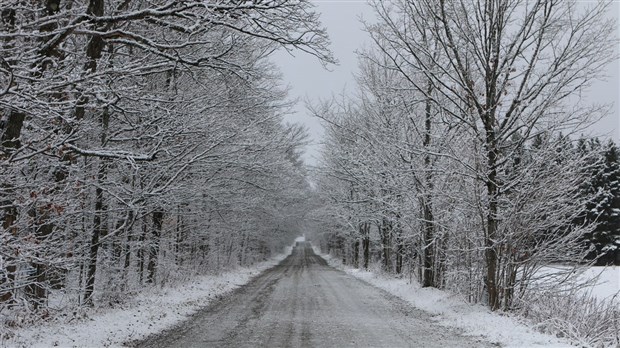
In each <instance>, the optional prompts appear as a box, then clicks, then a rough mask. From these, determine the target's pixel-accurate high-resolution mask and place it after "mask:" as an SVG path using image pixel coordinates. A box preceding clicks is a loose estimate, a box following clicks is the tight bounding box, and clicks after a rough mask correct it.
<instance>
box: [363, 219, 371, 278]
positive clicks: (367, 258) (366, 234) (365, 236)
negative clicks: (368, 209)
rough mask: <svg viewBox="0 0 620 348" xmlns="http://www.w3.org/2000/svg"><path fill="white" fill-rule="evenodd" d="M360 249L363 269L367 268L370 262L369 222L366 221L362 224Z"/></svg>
mask: <svg viewBox="0 0 620 348" xmlns="http://www.w3.org/2000/svg"><path fill="white" fill-rule="evenodd" d="M362 231H363V233H362V236H363V237H362V250H363V254H364V269H366V270H367V269H368V264H369V262H370V224H369V223H368V222H364V223H363V224H362Z"/></svg>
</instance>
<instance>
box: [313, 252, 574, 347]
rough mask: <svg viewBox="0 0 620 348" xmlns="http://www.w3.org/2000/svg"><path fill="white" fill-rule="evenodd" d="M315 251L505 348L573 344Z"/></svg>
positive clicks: (440, 318)
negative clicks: (351, 266) (349, 266)
mask: <svg viewBox="0 0 620 348" xmlns="http://www.w3.org/2000/svg"><path fill="white" fill-rule="evenodd" d="M315 252H316V253H317V254H319V255H321V256H322V257H323V258H325V259H327V260H328V262H329V264H330V265H332V266H335V267H338V268H340V269H342V270H344V271H345V272H346V273H348V274H350V275H352V276H354V277H357V278H359V279H361V280H364V281H366V282H368V283H370V284H372V285H374V286H376V287H378V288H381V289H383V290H385V291H387V292H389V293H391V294H392V295H395V296H397V297H400V298H402V299H404V300H406V301H407V302H409V303H411V305H413V306H414V307H416V308H419V309H422V310H424V311H426V312H429V313H431V314H432V315H433V320H435V321H436V322H438V323H439V324H442V325H445V326H448V327H454V328H458V329H461V330H463V332H464V333H465V334H466V335H471V336H484V337H485V338H486V339H487V340H489V341H491V342H494V343H497V344H498V345H500V346H502V347H571V344H570V342H569V341H567V340H562V339H559V338H556V337H555V336H552V335H548V334H543V333H540V332H537V331H535V330H534V329H533V328H530V327H528V326H527V325H526V324H525V323H524V322H522V321H521V320H520V319H519V318H518V317H516V316H511V315H508V314H506V313H501V312H491V311H490V310H488V309H487V308H486V307H484V306H482V305H472V304H469V303H467V302H466V301H465V300H463V299H461V298H459V297H457V296H455V295H452V294H450V293H448V292H446V291H442V290H438V289H434V288H422V287H420V285H419V284H417V283H416V282H415V281H414V282H410V281H409V280H408V279H395V278H392V277H388V276H382V275H380V274H376V273H373V272H369V271H363V270H359V269H354V268H347V267H343V266H342V264H341V263H340V262H339V260H335V259H332V258H331V257H330V256H329V255H325V254H321V253H320V250H318V248H315Z"/></svg>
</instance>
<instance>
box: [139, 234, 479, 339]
mask: <svg viewBox="0 0 620 348" xmlns="http://www.w3.org/2000/svg"><path fill="white" fill-rule="evenodd" d="M429 319H430V315H429V314H427V313H426V312H423V311H420V310H417V309H414V308H412V307H410V306H409V305H408V304H407V303H405V302H404V301H403V300H400V299H398V298H396V297H394V296H392V295H389V294H388V293H387V292H385V291H383V290H379V289H377V288H375V287H373V286H371V285H368V284H366V283H364V282H362V281H360V280H358V279H355V278H353V277H351V276H349V275H347V274H346V273H344V272H342V271H338V270H336V269H334V268H332V267H329V266H328V265H327V264H326V262H325V260H323V259H322V258H321V257H319V256H317V255H316V254H315V253H314V252H313V251H312V248H311V247H310V245H309V244H307V243H305V242H299V243H298V245H297V246H296V247H295V248H294V250H293V253H292V254H291V255H290V256H289V257H288V258H286V259H285V260H284V261H282V262H281V263H280V264H279V265H277V266H276V267H274V268H272V269H269V270H267V271H266V272H264V273H263V274H262V275H260V276H258V277H256V278H255V279H254V280H252V281H251V282H250V283H249V284H248V285H246V286H244V287H241V288H239V289H238V290H236V291H235V292H233V293H232V294H230V295H229V296H227V297H225V298H223V299H221V300H219V301H217V302H215V303H213V304H211V305H210V306H209V307H207V308H205V309H204V310H202V311H200V312H198V313H197V314H196V315H194V316H193V317H192V318H190V319H189V320H188V321H186V322H184V323H182V324H181V325H179V326H177V327H176V328H174V329H171V330H169V331H167V332H164V333H162V334H160V335H157V336H152V337H149V338H148V339H147V340H145V341H143V342H140V343H138V344H137V346H138V347H345V346H354V347H457V346H459V347H465V346H467V347H481V346H482V347H485V346H491V344H489V343H487V342H484V341H483V340H482V339H477V338H475V337H465V336H461V335H459V334H458V333H457V332H456V331H454V330H452V329H448V328H446V327H443V326H439V325H437V324H434V323H432V321H431V320H429Z"/></svg>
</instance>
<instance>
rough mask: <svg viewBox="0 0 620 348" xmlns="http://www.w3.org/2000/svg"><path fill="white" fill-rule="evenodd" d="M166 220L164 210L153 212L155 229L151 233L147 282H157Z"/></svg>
mask: <svg viewBox="0 0 620 348" xmlns="http://www.w3.org/2000/svg"><path fill="white" fill-rule="evenodd" d="M163 220H164V212H163V211H161V210H155V211H154V212H153V229H152V233H151V240H150V243H149V244H150V248H149V263H148V266H147V277H146V282H147V283H155V280H156V279H155V277H156V274H157V261H158V259H159V241H160V237H161V229H162V224H163Z"/></svg>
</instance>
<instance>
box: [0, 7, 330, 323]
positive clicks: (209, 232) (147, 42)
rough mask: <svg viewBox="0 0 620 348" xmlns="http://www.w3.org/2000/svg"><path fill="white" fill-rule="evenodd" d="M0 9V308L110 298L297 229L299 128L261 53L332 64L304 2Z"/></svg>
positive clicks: (39, 311)
mask: <svg viewBox="0 0 620 348" xmlns="http://www.w3.org/2000/svg"><path fill="white" fill-rule="evenodd" d="M0 10H1V14H0V15H1V17H2V18H1V19H2V20H1V22H0V81H1V83H0V117H1V119H0V120H1V122H0V137H1V144H0V226H1V227H0V312H2V311H5V310H9V311H11V310H12V311H13V312H14V313H19V316H18V317H22V318H23V317H24V316H25V317H33V318H36V317H45V316H49V315H53V313H52V312H50V309H54V310H58V309H59V308H77V307H79V306H90V305H93V304H96V303H115V302H117V301H121V300H122V299H123V298H124V297H125V296H127V294H130V293H132V292H135V291H137V290H138V289H141V288H143V287H144V286H145V285H147V284H152V285H164V284H165V283H167V282H170V281H178V280H180V279H188V278H189V277H191V276H192V275H195V274H199V273H205V272H220V271H221V270H224V269H226V268H229V267H233V266H235V265H249V264H252V263H254V262H256V261H259V260H263V259H265V258H267V257H269V256H270V255H272V253H274V252H279V251H280V250H281V248H282V247H283V246H284V245H288V244H289V243H291V242H292V240H293V239H294V237H295V236H296V235H298V234H299V233H300V232H299V224H298V223H297V222H298V220H299V217H298V212H299V211H302V210H303V209H300V207H299V205H300V204H303V203H304V201H303V199H304V197H305V193H306V191H307V190H308V189H309V188H308V184H307V181H306V178H305V170H304V168H303V166H302V163H301V160H300V157H299V156H300V151H301V149H300V147H301V146H303V145H304V143H305V142H306V134H305V131H304V130H303V129H302V128H300V127H298V126H287V125H284V124H283V122H282V117H283V115H284V114H286V113H287V112H288V110H289V108H290V102H289V101H288V100H287V99H286V91H285V90H284V89H283V88H282V87H281V82H280V81H279V76H278V72H277V69H276V68H275V67H274V66H273V65H272V64H271V63H270V62H269V60H268V57H269V56H270V54H271V53H272V52H274V51H275V50H277V49H279V48H284V49H287V50H300V51H303V52H305V53H307V54H311V55H314V56H316V57H317V59H318V60H319V61H321V62H322V63H324V64H328V63H331V62H333V58H332V57H331V53H330V52H329V51H328V49H327V45H328V44H329V42H328V39H327V36H326V34H325V32H324V30H323V29H322V28H321V27H320V23H319V22H318V14H316V13H315V12H313V10H312V8H311V5H310V4H309V3H308V2H306V1H285V0H277V1H208V2H205V1H164V0H162V1H122V0H89V1H64V0H45V1H34V2H33V1H21V0H5V1H2V6H1V8H0ZM4 313H10V312H6V311H5V312H4ZM7 318H9V319H10V320H14V319H15V317H12V316H11V315H8V316H7Z"/></svg>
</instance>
